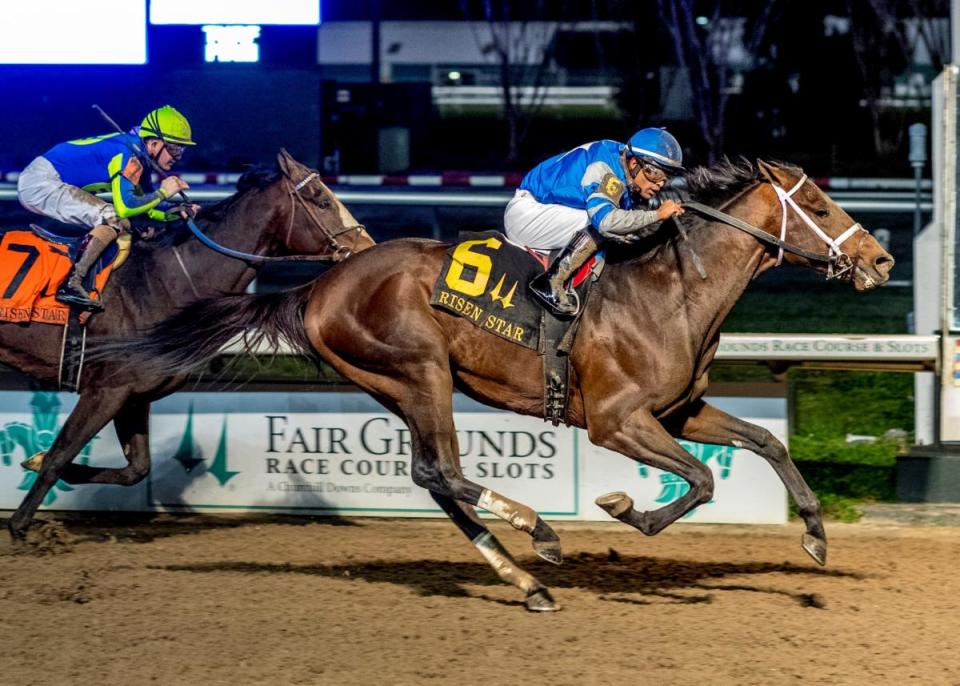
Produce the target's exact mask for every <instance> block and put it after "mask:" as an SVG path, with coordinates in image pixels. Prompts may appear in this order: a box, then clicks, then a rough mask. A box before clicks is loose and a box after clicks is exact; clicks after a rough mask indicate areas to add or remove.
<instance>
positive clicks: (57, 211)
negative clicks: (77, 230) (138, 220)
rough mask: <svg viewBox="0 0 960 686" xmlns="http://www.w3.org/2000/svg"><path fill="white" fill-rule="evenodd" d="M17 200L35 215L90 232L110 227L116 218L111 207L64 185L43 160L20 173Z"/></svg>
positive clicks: (37, 159)
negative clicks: (92, 229)
mask: <svg viewBox="0 0 960 686" xmlns="http://www.w3.org/2000/svg"><path fill="white" fill-rule="evenodd" d="M17 198H18V199H19V200H20V204H21V205H23V206H24V207H25V208H26V209H28V210H30V211H31V212H33V213H35V214H42V215H43V216H45V217H50V218H52V219H56V220H57V221H60V222H63V223H65V224H73V225H74V226H85V227H87V228H88V229H89V228H92V227H94V226H97V225H99V224H107V223H109V221H108V220H112V219H115V218H116V216H117V211H116V209H115V208H114V207H113V205H111V204H110V203H108V202H105V201H103V200H101V199H100V198H98V197H97V196H95V195H94V194H93V193H88V192H87V191H85V190H83V189H81V188H77V187H76V186H71V185H70V184H68V183H64V181H63V179H61V178H60V174H58V173H57V170H56V169H55V168H54V166H53V165H52V164H50V162H49V160H47V158H45V157H43V156H40V157H37V158H36V159H34V160H33V162H31V163H30V164H28V165H27V168H26V169H24V170H23V171H22V172H20V176H19V177H18V178H17Z"/></svg>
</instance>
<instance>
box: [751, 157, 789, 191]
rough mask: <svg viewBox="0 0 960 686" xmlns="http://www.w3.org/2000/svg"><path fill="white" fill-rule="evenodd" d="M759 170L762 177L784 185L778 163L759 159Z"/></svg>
mask: <svg viewBox="0 0 960 686" xmlns="http://www.w3.org/2000/svg"><path fill="white" fill-rule="evenodd" d="M757 171H759V172H760V178H761V179H765V180H767V181H769V182H770V183H773V184H779V185H781V186H782V185H783V181H782V179H781V178H780V168H779V167H778V166H777V165H775V164H770V163H769V162H764V161H763V160H757Z"/></svg>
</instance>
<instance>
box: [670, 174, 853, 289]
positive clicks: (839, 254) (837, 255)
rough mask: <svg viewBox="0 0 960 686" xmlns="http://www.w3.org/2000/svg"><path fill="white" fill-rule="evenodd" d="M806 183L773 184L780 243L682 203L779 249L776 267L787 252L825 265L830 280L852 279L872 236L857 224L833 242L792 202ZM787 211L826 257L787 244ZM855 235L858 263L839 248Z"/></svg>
mask: <svg viewBox="0 0 960 686" xmlns="http://www.w3.org/2000/svg"><path fill="white" fill-rule="evenodd" d="M806 181H807V175H806V174H804V175H803V176H802V177H800V180H799V181H797V183H796V185H794V186H793V188H791V189H790V190H789V191H787V190H784V189H783V188H782V187H780V186H778V185H777V184H776V183H773V182H772V181H771V182H770V185H771V186H773V189H774V190H775V191H776V192H777V198H778V199H779V200H780V209H781V219H780V238H779V239H778V238H776V237H775V236H773V235H772V234H769V233H767V232H766V231H764V230H763V229H760V228H758V227H756V226H753V225H752V224H749V223H747V222H745V221H743V220H742V219H738V218H737V217H734V216H733V215H730V214H727V213H726V212H722V211H720V210H717V209H714V208H712V207H709V206H707V205H704V204H702V203H699V202H686V203H683V206H684V207H687V208H690V209H692V210H695V211H696V212H699V213H700V214H702V215H705V216H707V217H711V218H713V219H716V220H718V221H721V222H723V223H724V224H728V225H729V226H732V227H734V228H736V229H739V230H741V231H744V232H745V233H748V234H750V235H751V236H753V237H754V238H757V239H758V240H760V241H762V242H764V243H766V244H768V245H772V246H775V247H776V248H777V263H776V265H775V266H780V264H781V263H782V262H783V254H784V253H785V252H788V253H791V254H793V255H797V256H799V257H803V258H805V259H807V260H810V261H812V262H822V263H825V264H826V265H827V278H828V279H837V278H841V277H844V278H849V276H845V275H852V273H853V272H852V269H853V268H854V267H855V266H856V262H857V261H859V259H860V248H861V247H862V246H863V241H864V239H865V238H866V237H867V236H869V235H870V232H869V231H867V230H866V229H865V228H863V226H861V225H860V222H855V223H854V224H853V225H852V226H851V227H850V228H849V229H847V230H846V231H844V232H843V233H842V234H840V235H839V236H837V237H836V238H831V237H830V236H828V235H827V233H826V232H825V231H824V230H823V229H821V228H820V227H819V226H818V225H817V223H816V222H815V221H813V220H812V219H811V218H810V217H809V216H808V215H807V213H806V212H804V211H803V209H801V207H800V206H799V205H798V204H797V201H796V200H794V199H793V195H794V193H796V192H797V191H798V190H800V188H801V187H802V186H803V184H804V183H806ZM788 207H789V208H791V209H792V210H793V211H794V212H796V213H797V214H798V215H800V219H801V220H802V221H803V223H804V224H806V226H807V227H808V228H809V229H810V230H811V231H813V233H814V234H815V235H816V236H817V237H818V238H819V239H820V240H822V241H823V242H824V243H825V244H826V245H827V247H828V250H827V252H826V253H817V252H811V251H809V250H804V249H803V248H801V247H799V246H797V245H794V244H792V243H788V242H787V214H788V212H787V208H788ZM856 233H861V236H860V241H859V242H858V243H857V250H856V252H855V253H854V255H855V257H856V259H851V258H850V255H848V254H847V253H845V252H844V251H843V250H842V249H841V247H840V246H841V245H843V243H845V242H846V241H847V240H849V239H850V238H851V237H852V236H853V235H854V234H856Z"/></svg>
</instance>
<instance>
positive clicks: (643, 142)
mask: <svg viewBox="0 0 960 686" xmlns="http://www.w3.org/2000/svg"><path fill="white" fill-rule="evenodd" d="M682 171H683V153H682V151H681V149H680V144H679V143H678V142H677V140H676V139H675V138H674V137H673V136H672V135H670V134H669V133H668V132H667V131H666V130H664V129H659V128H647V129H643V130H641V131H638V132H637V133H635V134H634V135H633V136H631V137H630V140H629V141H627V143H626V144H623V143H618V142H616V141H611V140H600V141H594V142H592V143H586V144H584V145H581V146H580V147H578V148H574V149H573V150H571V151H569V152H566V153H563V154H561V155H556V156H554V157H551V158H550V159H548V160H545V161H544V162H541V163H540V164H539V165H537V166H536V167H534V168H533V169H532V170H530V172H529V173H528V174H527V175H526V176H524V178H523V181H522V182H521V183H520V188H519V189H517V192H516V194H515V195H514V197H513V198H512V199H511V200H510V202H509V203H508V204H507V208H506V211H505V212H504V227H505V229H506V235H507V238H509V239H510V240H511V241H513V242H514V243H518V244H520V245H524V246H528V247H531V248H535V249H538V250H553V249H556V248H564V250H563V252H562V253H561V254H560V256H559V257H557V259H556V260H554V262H553V264H552V265H550V268H549V269H548V270H547V272H545V273H544V274H541V275H539V276H537V277H536V278H535V279H534V280H533V281H531V282H530V290H531V292H532V293H533V294H534V295H535V296H537V297H538V298H539V299H540V300H541V301H542V302H543V303H544V304H545V305H547V306H548V307H550V309H552V310H553V311H554V312H555V313H557V314H559V315H563V316H572V315H575V314H576V313H577V304H576V302H574V301H573V300H572V299H571V298H570V296H569V292H568V291H567V289H566V286H565V284H566V282H567V280H568V279H569V278H570V276H572V275H573V274H574V273H575V272H576V270H577V269H579V268H580V267H581V266H582V265H583V264H584V263H585V262H586V261H587V259H589V257H590V256H591V255H592V254H593V253H594V252H595V251H596V250H597V247H598V245H599V242H600V241H601V240H603V239H605V238H609V239H620V240H631V239H635V238H638V237H642V236H644V235H648V234H650V233H652V232H653V231H654V230H656V228H658V226H659V224H660V222H662V221H663V220H665V219H668V218H670V217H672V216H674V215H677V214H682V213H683V208H682V207H681V206H680V205H679V204H678V203H677V202H675V201H673V200H667V201H665V202H664V203H663V204H661V205H660V207H659V208H658V209H656V210H650V209H646V208H644V207H642V206H640V205H639V204H638V203H639V201H638V200H635V196H639V197H640V198H642V199H643V200H649V199H650V198H652V197H653V196H654V195H656V194H657V193H658V192H659V191H660V190H661V189H662V188H663V186H664V184H665V183H666V181H667V179H668V178H669V175H672V174H678V173H680V172H682Z"/></svg>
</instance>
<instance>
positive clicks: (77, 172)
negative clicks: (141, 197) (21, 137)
mask: <svg viewBox="0 0 960 686" xmlns="http://www.w3.org/2000/svg"><path fill="white" fill-rule="evenodd" d="M139 142H140V140H139V137H138V136H136V135H134V134H131V133H111V134H107V135H105V136H96V137H93V138H80V139H77V140H72V141H67V142H65V143H58V144H57V145H55V146H53V147H52V148H50V149H49V150H47V151H46V152H45V153H43V157H45V158H46V159H47V160H48V161H49V162H50V164H52V165H53V167H54V169H56V170H57V173H58V174H59V175H60V178H61V179H63V181H64V182H65V183H68V184H70V185H71V186H78V187H79V188H83V189H85V190H89V188H88V187H89V186H94V185H100V184H107V185H109V183H110V181H111V179H112V178H113V177H114V176H116V175H117V174H118V173H120V172H121V171H123V170H124V167H126V165H127V163H128V162H129V160H130V158H131V157H136V155H135V154H134V153H133V150H134V149H135V146H137V145H138V144H139ZM137 163H138V164H139V165H140V166H141V167H142V166H144V165H143V163H142V162H140V161H139V160H138V162H137ZM136 176H137V181H139V180H140V179H139V174H137V175H136Z"/></svg>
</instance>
